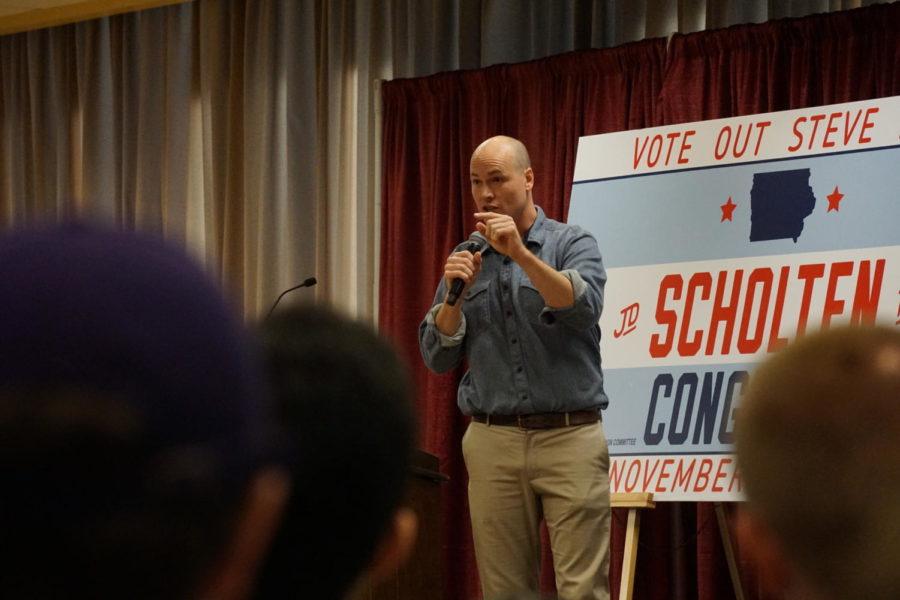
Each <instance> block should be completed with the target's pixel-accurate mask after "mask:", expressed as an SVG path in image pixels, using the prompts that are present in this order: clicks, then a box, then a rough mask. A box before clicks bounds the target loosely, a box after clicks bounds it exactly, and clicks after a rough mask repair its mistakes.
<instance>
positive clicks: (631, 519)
mask: <svg viewBox="0 0 900 600" xmlns="http://www.w3.org/2000/svg"><path fill="white" fill-rule="evenodd" d="M640 532H641V513H640V510H639V509H637V508H629V509H628V525H627V527H626V529H625V553H624V556H623V557H622V579H621V581H620V582H619V600H631V595H632V594H633V593H634V568H635V565H636V564H637V548H638V535H639V534H640ZM739 600H742V599H739Z"/></svg>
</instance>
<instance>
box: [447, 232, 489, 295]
mask: <svg viewBox="0 0 900 600" xmlns="http://www.w3.org/2000/svg"><path fill="white" fill-rule="evenodd" d="M487 245H488V241H487V239H486V238H485V237H484V236H483V235H481V234H480V233H478V232H477V231H474V232H472V235H470V236H469V239H468V240H466V241H465V243H464V244H463V246H462V248H460V249H459V250H458V252H462V251H463V250H468V251H469V252H471V253H472V254H475V253H476V252H481V251H482V250H484V248H485V246H487ZM464 287H466V282H465V281H463V280H462V279H461V278H459V277H457V278H455V279H454V280H453V281H452V282H451V283H450V293H448V294H447V304H449V305H450V306H455V305H456V301H457V300H459V295H460V294H462V291H463V288H464Z"/></svg>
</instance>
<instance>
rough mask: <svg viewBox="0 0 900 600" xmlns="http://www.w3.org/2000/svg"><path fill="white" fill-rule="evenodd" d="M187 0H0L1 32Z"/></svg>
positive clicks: (11, 31)
mask: <svg viewBox="0 0 900 600" xmlns="http://www.w3.org/2000/svg"><path fill="white" fill-rule="evenodd" d="M185 1H188V0H0V35H6V34H9V33H17V32H20V31H28V30H30V29H41V28H44V27H53V26H55V25H64V24H66V23H74V22H75V21H85V20H88V19H97V18H99V17H105V16H109V15H114V14H119V13H123V12H131V11H136V10H144V9H147V8H155V7H158V6H165V5H167V4H177V3H179V2H185Z"/></svg>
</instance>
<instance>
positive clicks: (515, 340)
mask: <svg viewBox="0 0 900 600" xmlns="http://www.w3.org/2000/svg"><path fill="white" fill-rule="evenodd" d="M511 341H512V343H513V344H516V343H518V342H519V340H517V339H516V338H513V339H512V340H511Z"/></svg>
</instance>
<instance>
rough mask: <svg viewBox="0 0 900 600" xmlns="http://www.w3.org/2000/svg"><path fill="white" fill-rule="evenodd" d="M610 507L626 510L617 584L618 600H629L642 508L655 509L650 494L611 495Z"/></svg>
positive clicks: (632, 584) (631, 591) (632, 588)
mask: <svg viewBox="0 0 900 600" xmlns="http://www.w3.org/2000/svg"><path fill="white" fill-rule="evenodd" d="M610 505H611V506H612V507H613V508H627V509H628V525H627V526H626V529H625V554H624V556H623V557H622V579H621V581H620V582H619V600H631V595H632V594H633V593H634V566H635V564H636V563H637V549H638V535H639V534H640V532H641V513H640V510H641V509H643V508H655V507H656V503H655V502H653V494H652V493H651V492H637V493H630V494H622V493H617V494H611V495H610Z"/></svg>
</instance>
